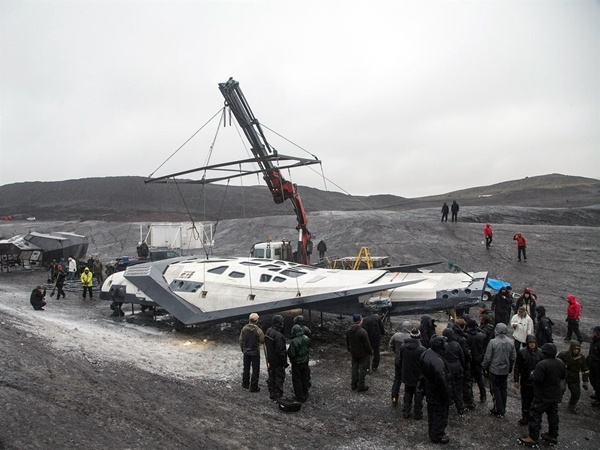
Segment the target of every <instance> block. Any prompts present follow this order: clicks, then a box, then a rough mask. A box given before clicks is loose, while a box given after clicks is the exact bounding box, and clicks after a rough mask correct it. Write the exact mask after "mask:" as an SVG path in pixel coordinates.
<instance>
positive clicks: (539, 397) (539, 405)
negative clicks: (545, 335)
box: [519, 344, 567, 447]
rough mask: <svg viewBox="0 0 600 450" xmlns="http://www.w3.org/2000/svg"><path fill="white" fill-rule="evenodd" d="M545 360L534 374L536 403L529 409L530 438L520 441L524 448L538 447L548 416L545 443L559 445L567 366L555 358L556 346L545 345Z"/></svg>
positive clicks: (543, 437) (534, 398) (532, 379)
mask: <svg viewBox="0 0 600 450" xmlns="http://www.w3.org/2000/svg"><path fill="white" fill-rule="evenodd" d="M541 351H542V356H543V358H544V359H542V360H541V361H540V362H539V363H538V364H537V365H536V366H535V369H534V370H533V373H532V374H531V381H533V403H532V404H531V408H530V409H529V435H528V436H525V437H522V438H519V440H520V441H521V443H522V444H525V445H528V446H530V447H532V446H536V445H537V442H538V438H539V436H540V429H541V428H542V415H543V414H544V413H546V415H547V416H548V432H547V433H542V434H541V436H542V439H543V440H545V441H546V442H549V443H552V444H557V443H558V403H559V402H560V401H561V398H562V388H561V380H565V379H566V377H567V372H566V370H565V363H563V362H562V361H561V360H560V359H558V358H556V346H555V345H554V344H544V345H543V346H542V349H541Z"/></svg>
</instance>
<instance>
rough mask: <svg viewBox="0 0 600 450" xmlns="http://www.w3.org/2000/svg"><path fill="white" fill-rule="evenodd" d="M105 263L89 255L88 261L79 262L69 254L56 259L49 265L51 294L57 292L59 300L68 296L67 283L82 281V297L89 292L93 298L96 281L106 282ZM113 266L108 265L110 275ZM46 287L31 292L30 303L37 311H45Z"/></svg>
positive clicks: (48, 280) (100, 283) (107, 272)
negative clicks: (66, 256) (65, 257)
mask: <svg viewBox="0 0 600 450" xmlns="http://www.w3.org/2000/svg"><path fill="white" fill-rule="evenodd" d="M104 270H105V268H104V265H103V264H102V262H101V261H100V258H99V257H98V256H96V257H94V256H92V255H90V256H89V258H88V260H87V262H85V263H83V262H81V263H79V262H78V261H77V260H75V258H73V256H72V255H71V256H69V257H68V258H67V260H66V261H65V259H64V258H61V259H60V260H59V261H56V260H55V259H53V260H52V262H51V263H50V264H49V265H48V268H47V273H48V279H47V282H48V284H51V285H52V291H51V293H50V296H51V297H53V296H54V294H56V299H57V300H59V299H60V298H61V297H62V298H66V297H67V293H66V292H65V289H64V287H65V284H66V283H69V284H71V283H76V282H79V283H81V287H82V297H83V298H84V299H85V298H86V297H87V295H88V294H89V297H90V299H93V296H94V294H93V291H92V288H93V286H94V280H95V282H96V283H97V284H98V285H99V286H101V285H102V283H103V282H104ZM111 270H112V267H109V266H108V265H107V267H106V274H107V275H109V274H110V273H109V271H111ZM45 297H46V289H44V288H42V287H41V286H37V287H36V288H35V289H34V290H33V291H32V293H31V296H30V303H31V305H32V306H33V309H35V310H36V311H44V306H46V305H47V303H46V298H45Z"/></svg>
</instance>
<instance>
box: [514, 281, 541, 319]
mask: <svg viewBox="0 0 600 450" xmlns="http://www.w3.org/2000/svg"><path fill="white" fill-rule="evenodd" d="M521 306H523V307H524V308H525V311H526V312H527V315H528V316H529V317H531V320H533V325H534V326H535V308H536V306H537V295H535V294H534V293H533V291H532V290H531V288H525V290H524V291H523V294H522V295H521V296H520V297H519V298H518V299H517V301H516V302H515V305H514V312H515V314H517V311H519V308H520V307H521Z"/></svg>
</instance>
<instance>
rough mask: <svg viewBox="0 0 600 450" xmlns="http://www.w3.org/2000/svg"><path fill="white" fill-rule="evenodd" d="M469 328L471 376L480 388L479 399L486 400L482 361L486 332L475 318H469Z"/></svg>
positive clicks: (467, 336)
mask: <svg viewBox="0 0 600 450" xmlns="http://www.w3.org/2000/svg"><path fill="white" fill-rule="evenodd" d="M467 326H468V329H467V332H466V333H465V339H466V340H467V345H468V346H469V351H470V352H471V364H470V370H471V378H472V379H473V380H474V381H475V382H476V383H477V387H478V388H479V401H480V402H481V403H484V402H485V399H486V391H485V381H484V380H483V371H482V368H481V363H482V362H483V355H484V354H485V338H486V337H485V334H484V333H483V331H481V330H480V329H479V328H478V327H477V322H475V321H474V320H473V319H471V320H469V323H468V324H467Z"/></svg>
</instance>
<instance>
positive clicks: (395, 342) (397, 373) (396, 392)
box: [388, 320, 420, 406]
mask: <svg viewBox="0 0 600 450" xmlns="http://www.w3.org/2000/svg"><path fill="white" fill-rule="evenodd" d="M412 328H413V326H412V324H411V323H410V321H408V320H405V321H404V322H402V330H401V331H399V332H397V333H394V334H393V335H392V337H391V339H390V342H389V344H388V346H389V347H390V349H391V350H392V352H394V356H395V358H394V384H392V406H397V405H398V397H399V396H400V386H401V385H402V366H401V365H400V364H399V352H400V349H401V348H402V345H403V344H404V342H406V341H407V340H408V339H410V331H411V330H412ZM419 336H420V334H419Z"/></svg>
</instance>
